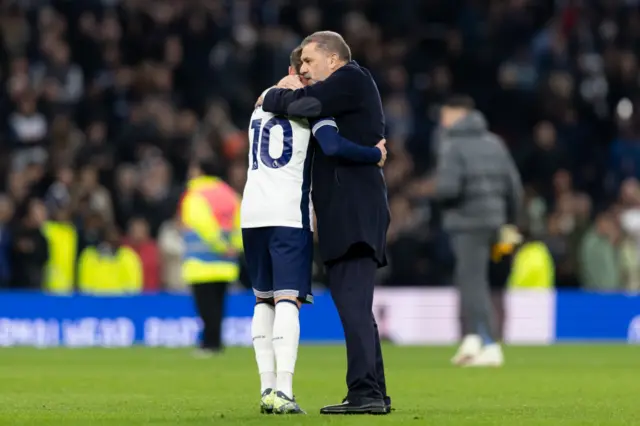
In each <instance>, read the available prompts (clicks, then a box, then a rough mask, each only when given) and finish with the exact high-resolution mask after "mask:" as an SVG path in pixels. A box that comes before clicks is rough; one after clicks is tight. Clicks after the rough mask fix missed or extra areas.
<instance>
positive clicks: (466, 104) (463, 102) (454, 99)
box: [442, 95, 476, 111]
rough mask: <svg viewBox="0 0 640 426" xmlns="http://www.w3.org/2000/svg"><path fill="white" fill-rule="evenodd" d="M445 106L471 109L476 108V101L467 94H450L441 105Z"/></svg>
mask: <svg viewBox="0 0 640 426" xmlns="http://www.w3.org/2000/svg"><path fill="white" fill-rule="evenodd" d="M442 106H444V107H447V108H455V109H465V110H467V111H471V110H473V109H475V108H476V103H475V102H474V101H473V98H472V97H471V96H469V95H452V96H450V97H449V98H448V99H447V100H446V101H445V103H444V104H443V105H442Z"/></svg>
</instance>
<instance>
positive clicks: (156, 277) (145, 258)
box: [124, 240, 161, 293]
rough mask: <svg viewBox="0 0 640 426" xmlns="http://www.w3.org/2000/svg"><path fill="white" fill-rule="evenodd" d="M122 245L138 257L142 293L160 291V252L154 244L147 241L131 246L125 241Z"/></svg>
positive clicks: (151, 241)
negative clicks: (140, 264) (129, 248)
mask: <svg viewBox="0 0 640 426" xmlns="http://www.w3.org/2000/svg"><path fill="white" fill-rule="evenodd" d="M124 244H125V245H126V246H128V247H131V248H132V249H133V250H134V251H135V252H136V253H137V254H138V256H140V261H141V263H142V282H143V285H144V291H145V292H150V293H153V292H157V291H160V290H161V286H160V252H159V251H158V245H157V244H156V242H155V241H154V240H149V241H146V242H144V243H141V244H132V243H131V241H129V240H125V241H124Z"/></svg>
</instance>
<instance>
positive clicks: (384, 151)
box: [376, 139, 387, 167]
mask: <svg viewBox="0 0 640 426" xmlns="http://www.w3.org/2000/svg"><path fill="white" fill-rule="evenodd" d="M386 144H387V140H386V139H382V140H381V141H380V142H378V143H377V144H376V148H378V149H379V150H380V153H381V154H382V155H381V156H380V161H378V167H382V166H384V163H385V161H387V147H386V146H385V145H386Z"/></svg>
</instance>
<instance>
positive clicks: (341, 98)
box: [262, 61, 390, 266]
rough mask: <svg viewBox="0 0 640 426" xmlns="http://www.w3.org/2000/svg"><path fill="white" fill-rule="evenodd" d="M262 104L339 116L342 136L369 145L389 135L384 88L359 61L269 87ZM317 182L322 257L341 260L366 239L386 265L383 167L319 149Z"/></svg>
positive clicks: (267, 107)
mask: <svg viewBox="0 0 640 426" xmlns="http://www.w3.org/2000/svg"><path fill="white" fill-rule="evenodd" d="M262 108H263V109H264V110H265V111H269V112H272V113H274V114H282V115H290V116H296V117H307V118H314V117H330V116H331V117H334V118H335V120H336V123H337V124H338V131H339V132H340V134H341V135H342V136H343V137H345V138H347V139H349V140H351V141H353V142H356V143H358V144H361V145H365V146H375V145H376V144H377V143H378V142H379V141H380V139H382V138H383V137H384V127H385V125H384V113H383V111H382V103H381V102H380V93H379V92H378V88H377V86H376V84H375V82H374V81H373V78H372V77H371V74H370V73H369V71H368V70H366V69H365V68H362V67H360V66H359V65H358V64H357V63H356V62H355V61H351V62H349V63H348V64H346V65H344V66H343V67H341V68H340V69H338V70H337V71H335V72H334V73H333V74H332V75H331V76H330V77H329V78H327V79H326V80H325V81H321V82H318V83H316V84H314V85H312V86H308V87H305V88H303V89H299V90H295V91H294V90H287V89H271V90H269V92H268V93H267V94H266V96H265V98H264V102H263V105H262ZM312 185H313V188H312V193H311V195H312V199H313V205H314V209H315V211H316V217H317V220H318V242H319V246H320V254H321V256H322V259H323V261H325V262H329V261H332V260H336V259H338V258H340V257H342V256H344V255H345V254H347V252H348V251H349V249H350V248H351V247H352V246H353V245H355V244H357V243H365V244H366V245H368V246H369V247H370V248H371V249H373V253H374V256H375V259H376V260H377V261H378V263H379V264H380V265H381V266H382V265H385V264H386V256H385V250H386V235H387V228H388V226H389V221H390V215H389V205H388V202H387V186H386V183H385V180H384V175H383V173H382V170H381V169H380V168H379V167H378V166H376V165H370V164H354V163H350V162H347V161H345V160H340V159H336V158H330V157H327V156H325V155H323V153H322V150H320V149H315V152H314V162H313V172H312Z"/></svg>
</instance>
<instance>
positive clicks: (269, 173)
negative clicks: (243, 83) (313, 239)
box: [241, 108, 313, 229]
mask: <svg viewBox="0 0 640 426" xmlns="http://www.w3.org/2000/svg"><path fill="white" fill-rule="evenodd" d="M310 137H311V130H310V129H309V124H308V122H307V120H305V119H289V118H287V117H282V116H276V115H274V114H271V113H269V112H265V111H263V110H262V108H257V109H256V110H255V111H254V112H253V114H252V115H251V123H250V126H249V147H250V149H249V170H248V171H247V183H246V186H245V188H244V194H243V197H242V212H241V220H242V223H241V226H242V228H260V227H266V226H286V227H292V228H305V229H312V227H313V219H312V218H313V207H312V204H311V198H310V192H311V161H312V157H313V154H312V149H311V145H310V143H309V139H310Z"/></svg>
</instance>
